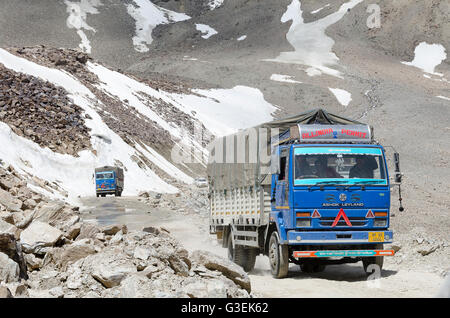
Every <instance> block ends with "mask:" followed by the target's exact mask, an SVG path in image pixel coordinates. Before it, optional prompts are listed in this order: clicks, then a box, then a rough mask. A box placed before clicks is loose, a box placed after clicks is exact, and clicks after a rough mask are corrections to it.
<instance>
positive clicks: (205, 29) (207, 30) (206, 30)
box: [195, 23, 217, 39]
mask: <svg viewBox="0 0 450 318" xmlns="http://www.w3.org/2000/svg"><path fill="white" fill-rule="evenodd" d="M195 28H196V29H197V30H198V31H200V32H202V33H203V35H202V38H204V39H209V38H210V37H211V36H213V35H214V34H217V31H216V30H214V29H213V28H211V27H210V26H209V25H206V24H198V23H197V24H195Z"/></svg>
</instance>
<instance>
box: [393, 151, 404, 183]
mask: <svg viewBox="0 0 450 318" xmlns="http://www.w3.org/2000/svg"><path fill="white" fill-rule="evenodd" d="M394 164H395V182H396V183H401V182H402V174H401V172H400V155H399V153H398V152H396V153H394Z"/></svg>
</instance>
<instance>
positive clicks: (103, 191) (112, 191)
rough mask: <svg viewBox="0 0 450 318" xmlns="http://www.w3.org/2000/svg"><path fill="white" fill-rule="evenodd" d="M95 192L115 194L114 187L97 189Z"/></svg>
mask: <svg viewBox="0 0 450 318" xmlns="http://www.w3.org/2000/svg"><path fill="white" fill-rule="evenodd" d="M96 193H97V194H115V193H116V189H108V190H97V191H96Z"/></svg>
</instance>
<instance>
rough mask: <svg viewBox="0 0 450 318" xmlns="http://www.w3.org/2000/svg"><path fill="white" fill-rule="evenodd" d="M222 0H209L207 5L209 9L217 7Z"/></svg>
mask: <svg viewBox="0 0 450 318" xmlns="http://www.w3.org/2000/svg"><path fill="white" fill-rule="evenodd" d="M223 2H224V0H209V2H208V7H209V9H210V10H214V9H217V8H218V7H220V6H221V5H222V4H223Z"/></svg>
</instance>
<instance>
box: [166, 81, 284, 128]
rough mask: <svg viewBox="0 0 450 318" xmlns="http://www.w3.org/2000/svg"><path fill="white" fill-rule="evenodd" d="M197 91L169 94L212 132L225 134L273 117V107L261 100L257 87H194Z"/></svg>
mask: <svg viewBox="0 0 450 318" xmlns="http://www.w3.org/2000/svg"><path fill="white" fill-rule="evenodd" d="M193 92H194V93H196V94H198V95H201V96H197V95H182V94H172V95H171V96H172V97H173V98H174V99H175V100H177V102H178V103H177V104H174V105H175V106H177V107H179V109H180V110H182V111H183V112H185V113H187V114H192V111H194V114H195V115H194V117H195V118H197V119H198V120H200V121H201V122H202V123H203V125H205V127H206V128H207V129H208V130H209V131H210V132H211V133H213V134H214V135H216V136H225V135H229V134H233V133H235V132H237V131H238V130H239V129H244V128H249V127H253V126H256V125H259V124H261V123H264V122H268V121H271V120H273V116H272V113H273V112H275V111H276V110H277V108H276V107H274V106H273V105H271V104H270V103H268V102H267V101H265V100H264V96H263V94H262V93H261V91H260V90H259V89H256V88H252V87H247V86H236V87H233V88H231V89H211V90H200V89H194V90H193Z"/></svg>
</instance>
